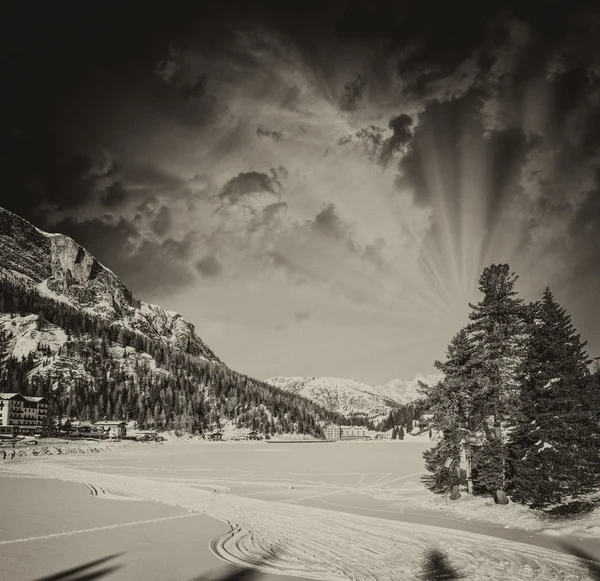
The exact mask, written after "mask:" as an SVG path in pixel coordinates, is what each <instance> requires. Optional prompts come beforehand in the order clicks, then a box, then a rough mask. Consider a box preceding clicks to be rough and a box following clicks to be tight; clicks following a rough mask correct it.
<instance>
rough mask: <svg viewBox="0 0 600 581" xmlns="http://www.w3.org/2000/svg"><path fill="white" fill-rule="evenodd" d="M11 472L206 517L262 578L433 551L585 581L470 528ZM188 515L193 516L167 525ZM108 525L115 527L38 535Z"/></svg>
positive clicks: (396, 569) (416, 566)
mask: <svg viewBox="0 0 600 581" xmlns="http://www.w3.org/2000/svg"><path fill="white" fill-rule="evenodd" d="M15 470H19V471H21V472H25V471H26V472H31V473H33V474H34V475H37V476H45V477H51V478H58V479H60V480H67V481H72V482H80V483H83V484H87V485H88V486H93V487H94V489H96V490H104V491H106V490H111V491H113V493H118V494H124V495H128V494H134V495H135V496H136V497H137V498H140V499H145V500H151V501H155V502H162V503H165V504H169V505H172V506H179V507H182V508H186V509H188V510H192V511H196V512H195V513H193V514H197V513H205V514H208V515H210V516H212V517H214V518H217V519H219V520H221V521H224V522H226V523H228V524H229V525H230V526H231V531H230V532H228V533H227V534H225V535H223V536H222V537H220V538H215V539H213V541H212V542H211V548H212V550H213V551H214V553H215V554H216V555H217V556H218V557H220V558H221V559H222V560H224V561H226V562H228V563H232V564H235V565H240V566H252V567H254V568H256V569H259V570H261V571H263V572H266V573H276V574H281V575H293V576H301V577H304V578H310V579H322V580H338V579H360V580H364V581H385V580H390V581H391V580H398V581H399V580H402V579H416V578H419V576H420V574H421V570H422V564H423V557H424V555H425V554H426V552H428V551H429V550H431V549H433V548H437V549H439V550H441V551H443V552H444V553H446V554H447V555H448V558H449V561H450V563H452V564H453V565H454V566H455V567H457V568H458V567H459V568H460V572H461V573H462V574H463V575H465V576H466V578H468V579H470V580H471V581H483V580H485V581H498V580H511V581H521V580H530V581H531V580H536V581H551V580H557V581H558V580H561V581H576V580H582V579H589V576H588V573H587V571H586V570H585V569H584V568H583V567H582V565H581V564H580V563H579V562H578V560H577V559H576V558H574V557H572V556H571V555H567V554H563V553H560V552H557V551H552V550H550V549H545V548H542V547H538V546H534V545H529V544H525V543H519V542H515V541H508V540H505V539H501V538H497V537H490V536H486V535H480V534H476V533H470V532H466V531H459V530H450V529H445V528H441V527H437V526H431V525H420V524H414V523H407V522H400V521H393V520H387V519H380V518H376V517H371V516H362V515H355V514H350V513H344V512H333V511H331V510H325V509H320V508H314V507H308V506H304V505H297V504H290V503H289V501H288V502H272V501H264V500H259V499H257V498H249V497H240V496H235V495H233V494H218V493H216V492H217V491H216V490H215V491H214V492H209V491H206V490H202V489H199V488H196V487H191V486H189V485H186V484H182V483H180V482H173V481H170V482H165V481H160V482H159V481H156V480H153V479H146V478H141V477H135V476H124V475H123V476H122V475H113V474H106V473H92V472H88V471H85V472H83V471H79V470H74V469H71V468H65V467H63V466H58V465H52V464H41V463H40V464H33V463H32V464H29V465H21V466H20V467H19V468H18V469H17V468H16V467H15ZM90 482H91V483H92V484H91V485H90V484H89V483H90ZM329 494H331V493H329ZM183 516H191V515H179V516H178V517H166V518H183ZM166 518H163V519H153V520H152V521H140V522H139V523H127V524H125V525H112V527H118V526H133V525H134V524H143V523H144V522H159V521H161V520H166ZM105 528H111V527H99V528H98V529H89V530H87V531H73V532H71V533H56V534H55V535H50V536H49V537H48V536H46V537H40V538H52V537H53V536H57V535H58V536H60V535H66V534H79V533H81V532H93V531H94V530H101V529H105ZM34 538H35V537H34ZM34 538H31V539H17V540H14V541H5V542H4V543H5V544H6V543H7V542H24V541H26V540H33V539H34Z"/></svg>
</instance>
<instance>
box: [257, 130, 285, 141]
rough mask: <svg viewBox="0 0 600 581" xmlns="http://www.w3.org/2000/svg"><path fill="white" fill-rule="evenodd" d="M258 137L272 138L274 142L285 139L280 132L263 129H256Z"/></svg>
mask: <svg viewBox="0 0 600 581" xmlns="http://www.w3.org/2000/svg"><path fill="white" fill-rule="evenodd" d="M256 135H258V136H259V137H270V138H271V139H272V140H273V141H281V140H282V139H283V133H281V132H280V131H273V130H270V129H263V128H262V127H258V128H257V129H256Z"/></svg>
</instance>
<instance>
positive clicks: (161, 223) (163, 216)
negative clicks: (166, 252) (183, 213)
mask: <svg viewBox="0 0 600 581" xmlns="http://www.w3.org/2000/svg"><path fill="white" fill-rule="evenodd" d="M171 222H172V216H171V210H170V209H169V207H168V206H162V207H161V208H160V210H159V211H158V212H157V213H156V215H155V216H154V218H153V219H152V222H151V223H150V227H151V228H152V230H153V231H154V233H155V234H157V235H159V236H164V235H165V234H166V233H167V232H168V231H169V229H170V228H171Z"/></svg>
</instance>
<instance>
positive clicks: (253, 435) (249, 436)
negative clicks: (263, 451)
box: [246, 430, 261, 440]
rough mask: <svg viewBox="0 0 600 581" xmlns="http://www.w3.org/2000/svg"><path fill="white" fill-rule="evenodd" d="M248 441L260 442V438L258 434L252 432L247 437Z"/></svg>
mask: <svg viewBox="0 0 600 581" xmlns="http://www.w3.org/2000/svg"><path fill="white" fill-rule="evenodd" d="M246 437H247V438H248V440H260V439H261V436H260V435H259V434H258V432H255V431H254V430H253V431H252V432H250V433H249V434H248V435H247V436H246Z"/></svg>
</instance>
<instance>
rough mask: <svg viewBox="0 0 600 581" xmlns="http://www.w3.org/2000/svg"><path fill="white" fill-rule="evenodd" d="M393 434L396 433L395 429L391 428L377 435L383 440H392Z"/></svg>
mask: <svg viewBox="0 0 600 581" xmlns="http://www.w3.org/2000/svg"><path fill="white" fill-rule="evenodd" d="M393 433H394V428H390V429H389V430H386V431H385V432H381V434H377V435H378V436H379V437H380V438H381V439H382V440H391V439H392V435H393Z"/></svg>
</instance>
